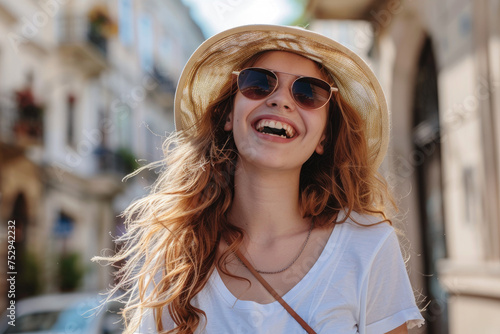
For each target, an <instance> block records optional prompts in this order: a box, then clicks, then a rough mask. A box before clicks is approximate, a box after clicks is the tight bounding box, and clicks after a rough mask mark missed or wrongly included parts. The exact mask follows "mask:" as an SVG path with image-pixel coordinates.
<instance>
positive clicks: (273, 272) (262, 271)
mask: <svg viewBox="0 0 500 334" xmlns="http://www.w3.org/2000/svg"><path fill="white" fill-rule="evenodd" d="M313 228H314V222H312V221H311V227H310V228H309V232H308V233H307V238H306V240H305V241H304V243H303V244H302V247H301V248H300V251H299V253H298V254H297V256H296V257H295V258H294V259H293V260H292V262H290V264H288V265H287V266H286V267H284V268H282V269H280V270H276V271H264V270H259V269H257V268H255V267H254V268H255V271H257V272H258V273H259V274H267V275H272V274H279V273H282V272H284V271H285V270H287V269H288V268H290V267H291V266H293V264H294V263H295V262H296V261H297V260H298V259H299V257H300V255H302V252H303V251H304V249H305V248H306V245H307V242H308V241H309V237H310V236H311V232H312V230H313ZM226 243H227V245H228V246H229V242H228V241H227V240H226ZM236 258H237V259H238V261H239V262H240V263H241V264H242V265H243V266H244V267H245V268H246V266H245V264H244V263H243V261H241V259H240V258H239V257H238V256H236Z"/></svg>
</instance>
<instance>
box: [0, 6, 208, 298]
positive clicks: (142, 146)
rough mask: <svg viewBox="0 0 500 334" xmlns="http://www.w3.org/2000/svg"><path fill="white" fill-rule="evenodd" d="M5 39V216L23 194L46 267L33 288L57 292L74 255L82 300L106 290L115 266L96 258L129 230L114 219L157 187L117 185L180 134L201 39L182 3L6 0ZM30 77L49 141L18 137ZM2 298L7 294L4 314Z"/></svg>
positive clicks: (1, 84)
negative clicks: (100, 16)
mask: <svg viewBox="0 0 500 334" xmlns="http://www.w3.org/2000/svg"><path fill="white" fill-rule="evenodd" d="M96 10H101V11H104V13H106V16H107V17H108V19H109V20H110V22H111V24H110V25H108V26H106V28H105V32H104V35H105V36H104V37H105V38H102V37H103V36H102V35H99V36H97V37H98V39H97V40H95V39H94V40H91V39H90V37H89V35H88V33H89V31H90V30H89V29H90V15H91V13H93V12H95V11H96ZM0 34H1V35H2V36H3V38H2V39H0V111H1V113H0V116H1V118H0V162H1V164H0V193H1V202H0V217H1V219H2V221H6V220H8V219H10V218H9V217H10V215H11V212H12V206H13V203H14V201H15V199H16V196H18V195H19V194H22V195H24V198H26V207H27V208H26V211H28V212H29V217H30V218H29V219H28V227H27V231H26V234H27V240H28V241H29V242H28V243H26V244H25V246H23V247H25V248H26V250H27V251H29V252H30V253H32V254H34V256H35V257H37V259H38V262H39V263H40V264H41V268H42V272H41V274H40V275H39V277H33V278H32V279H33V280H35V279H38V278H40V279H41V281H42V282H43V287H42V290H41V291H39V293H40V292H41V293H48V292H59V290H60V286H59V283H58V281H57V272H58V268H59V264H58V262H59V257H60V256H61V254H69V253H77V254H79V256H80V259H81V261H80V264H81V266H82V269H83V270H84V275H83V278H82V282H81V284H80V285H79V287H78V289H79V290H83V291H96V290H101V289H105V288H107V287H108V286H109V284H110V283H112V280H113V277H112V276H111V275H110V273H111V267H109V266H108V267H101V266H99V265H97V264H95V263H91V261H90V258H91V257H93V256H95V255H99V254H100V253H101V251H102V250H104V249H113V248H114V244H113V243H112V236H118V235H119V234H120V233H122V230H121V229H123V226H121V225H120V222H119V219H118V218H117V216H118V215H119V213H120V212H121V211H122V210H123V209H124V208H125V206H127V205H128V204H129V203H130V202H131V201H132V200H133V199H136V198H138V197H140V196H142V195H143V194H144V192H145V187H146V186H147V185H148V182H149V181H150V176H149V175H147V173H143V174H142V177H139V178H136V179H135V180H131V181H128V182H127V183H124V182H122V181H121V179H122V178H123V177H124V176H125V173H126V172H130V170H128V171H125V170H124V169H123V166H124V165H125V164H124V163H125V162H127V161H128V162H129V163H130V161H131V160H132V159H142V160H145V161H150V162H151V161H156V160H158V159H159V158H160V157H161V156H162V151H161V143H162V142H163V139H164V138H165V136H166V135H167V134H168V133H169V132H170V131H172V130H173V129H174V124H173V94H174V89H175V84H176V82H177V80H178V76H179V74H180V71H181V70H182V65H183V64H184V63H185V61H186V60H187V58H188V57H189V55H191V53H192V52H193V51H194V49H195V47H196V46H198V45H199V44H201V42H202V41H203V39H204V36H203V35H202V33H201V30H200V28H199V27H198V26H197V25H196V24H195V23H194V21H193V20H192V19H191V17H190V13H189V10H188V8H187V7H185V6H184V5H183V4H182V2H181V1H179V0H175V1H168V2H164V1H159V0H147V1H132V0H130V1H129V0H117V1H106V0H93V1H87V0H48V1H42V2H34V1H31V0H19V1H10V0H0ZM94 37H95V36H94ZM30 76H31V77H32V78H33V80H32V84H31V86H32V92H33V94H34V96H35V99H36V101H38V102H39V103H40V104H43V106H44V112H43V136H42V138H40V140H39V141H38V142H36V143H33V142H26V143H22V142H20V140H19V138H18V137H17V135H16V134H15V133H14V131H13V126H14V125H15V123H16V122H17V121H18V118H19V115H18V112H17V110H16V104H15V101H14V100H13V95H14V92H15V91H16V90H19V89H21V88H23V87H25V86H26V85H27V84H28V82H29V77H30ZM71 101H73V102H71ZM117 159H122V160H117ZM124 159H125V160H124ZM126 159H128V160H126ZM142 163H143V164H144V162H142ZM68 218H69V219H70V221H71V224H70V225H71V228H70V230H69V231H64V228H63V229H61V226H60V224H61V223H64V221H66V220H67V219H68ZM6 231H7V230H6V229H3V230H2V231H0V255H1V254H4V253H5V256H2V260H1V261H3V262H0V264H2V263H4V262H5V259H6V250H7V243H6V242H7V236H6V234H7V232H6ZM19 247H20V246H19ZM18 261H20V260H19V259H18ZM3 267H4V268H5V265H3ZM2 275H3V276H2ZM4 276H5V271H2V272H1V273H0V281H1V282H5V279H4V278H5V277H4ZM2 277H3V278H2ZM6 296H7V293H6V287H5V286H4V284H3V283H0V307H2V305H5V303H6V302H7V300H6Z"/></svg>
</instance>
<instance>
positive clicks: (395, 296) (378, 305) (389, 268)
mask: <svg viewBox="0 0 500 334" xmlns="http://www.w3.org/2000/svg"><path fill="white" fill-rule="evenodd" d="M364 290H365V291H364V293H363V294H362V296H363V297H362V299H364V300H363V301H362V308H361V315H360V316H361V321H360V325H361V326H363V327H365V328H364V330H360V333H363V332H364V333H366V334H380V333H386V332H389V331H391V330H393V329H395V328H397V327H399V326H401V325H402V324H404V323H405V322H406V324H407V326H408V328H409V329H410V328H413V327H415V326H418V327H420V326H422V325H423V323H424V319H423V317H422V315H421V314H420V311H419V309H418V308H417V306H416V304H415V296H414V294H413V290H412V287H411V284H410V280H409V278H408V273H407V272H406V266H405V263H404V260H403V256H402V255H401V250H400V248H399V242H398V238H397V236H396V233H395V232H394V230H392V231H391V233H390V234H389V235H388V237H387V238H386V240H384V241H383V243H382V244H381V245H380V247H379V249H378V251H376V253H375V255H374V258H373V261H372V265H371V267H370V269H369V271H368V274H367V277H366V280H365V283H364ZM363 313H364V314H363Z"/></svg>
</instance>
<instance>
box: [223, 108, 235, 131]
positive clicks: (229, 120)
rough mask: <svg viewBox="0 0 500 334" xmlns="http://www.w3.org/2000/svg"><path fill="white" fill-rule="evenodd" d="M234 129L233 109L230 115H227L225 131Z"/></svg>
mask: <svg viewBox="0 0 500 334" xmlns="http://www.w3.org/2000/svg"><path fill="white" fill-rule="evenodd" d="M231 130H233V112H232V111H231V112H230V113H229V115H227V118H226V123H224V131H231Z"/></svg>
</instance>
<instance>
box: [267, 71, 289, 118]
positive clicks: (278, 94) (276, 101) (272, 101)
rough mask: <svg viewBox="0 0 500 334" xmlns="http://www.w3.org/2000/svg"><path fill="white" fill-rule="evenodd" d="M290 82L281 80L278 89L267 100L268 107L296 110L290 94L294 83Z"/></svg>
mask: <svg viewBox="0 0 500 334" xmlns="http://www.w3.org/2000/svg"><path fill="white" fill-rule="evenodd" d="M280 79H281V78H280ZM289 81H290V80H283V79H281V80H279V83H278V87H276V90H275V91H274V92H273V93H272V94H271V95H270V96H269V97H268V98H267V100H266V104H267V106H268V107H271V108H279V109H283V110H287V111H290V110H293V109H295V102H294V100H293V97H292V95H291V92H290V85H291V84H292V82H289Z"/></svg>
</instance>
